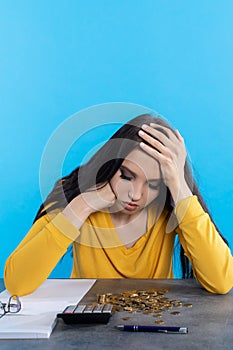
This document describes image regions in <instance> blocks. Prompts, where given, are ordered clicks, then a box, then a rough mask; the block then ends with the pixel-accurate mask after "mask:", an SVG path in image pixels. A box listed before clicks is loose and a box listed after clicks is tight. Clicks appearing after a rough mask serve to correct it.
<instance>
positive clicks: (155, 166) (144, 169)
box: [122, 148, 161, 180]
mask: <svg viewBox="0 0 233 350" xmlns="http://www.w3.org/2000/svg"><path fill="white" fill-rule="evenodd" d="M122 165H124V166H126V167H127V168H129V169H130V170H132V171H133V172H134V173H136V174H137V175H138V176H144V177H146V178H147V179H149V180H153V179H160V178H161V172H160V166H159V163H158V161H157V160H155V159H154V158H152V157H151V156H149V155H148V154H147V153H146V152H144V151H143V150H141V149H140V148H135V149H134V150H133V151H131V152H130V153H129V154H128V156H127V157H126V158H125V160H124V161H123V163H122Z"/></svg>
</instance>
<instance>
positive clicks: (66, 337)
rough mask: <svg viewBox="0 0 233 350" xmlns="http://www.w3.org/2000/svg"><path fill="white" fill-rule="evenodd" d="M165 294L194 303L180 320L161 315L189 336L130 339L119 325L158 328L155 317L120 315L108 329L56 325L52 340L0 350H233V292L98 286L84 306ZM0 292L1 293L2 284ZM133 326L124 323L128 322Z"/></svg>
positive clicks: (170, 283)
mask: <svg viewBox="0 0 233 350" xmlns="http://www.w3.org/2000/svg"><path fill="white" fill-rule="evenodd" d="M152 288H167V289H168V290H169V292H168V293H167V294H166V296H167V297H169V299H179V300H181V301H182V302H183V303H192V305H193V307H192V308H185V307H182V308H180V309H179V311H180V315H178V316H174V315H172V314H171V313H170V312H169V311H166V312H164V313H163V317H162V318H163V320H164V321H165V325H167V326H168V325H171V326H173V325H177V326H184V327H188V328H189V333H188V334H159V333H130V332H123V331H118V330H116V329H115V328H114V326H115V325H117V324H127V323H128V324H129V323H132V324H133V323H136V324H144V325H145V324H155V323H154V322H155V318H154V317H153V316H152V315H145V314H138V313H136V314H128V313H126V312H116V313H115V314H114V315H113V317H112V318H111V319H110V322H109V323H108V324H107V325H101V324H100V325H92V326H90V325H89V326H87V325H65V324H64V323H63V321H62V320H60V319H59V320H58V323H57V325H56V327H55V329H54V331H53V333H52V334H51V336H50V338H49V339H45V340H44V339H38V340H0V349H1V350H5V349H16V348H20V349H22V350H24V349H25V350H26V349H30V350H31V349H33V350H37V349H43V350H55V349H56V350H60V349H61V350H72V349H80V350H98V349H101V350H115V349H121V348H122V349H123V350H131V349H134V350H136V349H139V350H147V349H153V350H155V349H159V350H160V349H166V350H169V349H177V350H182V349H188V350H189V349H190V350H192V349H198V350H200V349H211V350H215V349H216V350H232V349H233V290H232V291H231V292H230V293H228V294H227V295H214V294H210V293H208V292H206V291H205V290H203V289H202V288H201V287H200V286H199V285H198V284H197V283H196V282H195V281H193V280H141V279H139V280H134V279H120V280H119V279H115V280H97V281H96V283H95V285H94V286H93V287H92V289H91V290H90V291H89V292H88V294H87V295H86V296H85V297H84V299H83V301H85V302H93V301H95V300H96V295H97V294H98V293H107V292H113V293H120V292H123V291H127V290H134V289H152ZM0 289H3V283H2V281H1V284H0ZM126 314H127V316H130V320H128V321H124V320H123V319H122V318H123V317H124V316H126Z"/></svg>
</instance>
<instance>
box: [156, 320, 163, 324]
mask: <svg viewBox="0 0 233 350" xmlns="http://www.w3.org/2000/svg"><path fill="white" fill-rule="evenodd" d="M155 323H158V324H163V323H164V321H163V320H155Z"/></svg>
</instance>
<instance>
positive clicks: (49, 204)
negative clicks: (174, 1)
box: [34, 114, 228, 278]
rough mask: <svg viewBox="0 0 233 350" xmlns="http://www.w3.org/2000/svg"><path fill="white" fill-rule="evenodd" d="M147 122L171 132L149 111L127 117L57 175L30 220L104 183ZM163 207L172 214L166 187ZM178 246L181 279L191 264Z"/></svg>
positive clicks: (188, 177) (186, 171) (192, 183)
mask: <svg viewBox="0 0 233 350" xmlns="http://www.w3.org/2000/svg"><path fill="white" fill-rule="evenodd" d="M150 123H155V124H157V125H158V127H159V125H162V126H165V127H167V128H169V129H170V130H172V131H173V132H174V130H173V129H172V127H171V126H170V125H169V124H168V122H167V121H165V120H164V119H163V118H161V117H160V116H156V117H154V116H152V115H150V114H142V115H140V116H138V117H136V118H133V119H131V120H130V121H128V122H127V123H126V124H124V125H123V126H122V127H121V128H119V130H118V131H117V132H115V134H114V135H113V136H112V137H111V138H110V139H109V140H108V141H107V142H106V143H105V144H104V145H103V147H101V148H100V149H99V150H98V151H97V152H96V153H95V155H94V156H93V157H92V158H91V159H90V160H89V161H88V162H86V163H85V164H84V165H81V166H79V167H77V168H75V169H74V170H73V171H72V172H71V173H70V174H69V175H68V176H65V177H63V178H61V179H60V180H58V181H57V182H56V183H55V186H54V188H53V190H52V191H51V193H50V194H49V195H48V197H47V198H46V200H45V201H44V203H42V204H41V206H40V208H39V210H38V212H37V215H36V217H35V219H34V222H35V221H36V220H38V219H39V218H40V217H42V216H43V215H45V214H46V213H49V212H51V211H53V210H55V209H57V208H59V209H63V208H65V206H66V205H67V204H68V203H70V202H71V201H72V199H74V198H75V197H76V196H78V195H79V194H80V193H82V192H84V191H86V190H87V189H89V188H90V187H92V186H95V185H96V184H101V185H105V184H106V183H108V182H109V181H110V179H111V178H112V177H113V175H114V174H115V173H116V172H117V170H118V169H119V168H120V166H121V164H122V162H123V160H124V159H125V157H126V156H127V155H128V154H129V153H130V152H131V151H132V150H133V149H134V148H135V147H136V146H138V143H139V142H141V141H142V140H141V138H140V137H139V136H138V131H139V130H140V128H141V126H142V124H150ZM161 131H162V132H164V131H163V129H161ZM188 163H189V162H188V159H187V160H186V162H185V167H184V174H185V180H186V182H187V184H188V186H189V188H190V189H191V191H192V193H193V194H194V195H196V196H197V197H198V200H199V202H200V204H201V205H202V207H203V209H204V211H205V212H207V213H208V214H209V216H210V217H211V215H210V213H209V210H208V208H207V206H206V204H205V201H204V199H203V198H202V195H201V194H200V191H199V189H198V187H197V185H196V182H195V180H194V178H193V175H192V172H191V168H190V166H189V164H188ZM165 208H166V209H167V210H168V211H169V212H170V213H172V211H173V201H172V197H171V194H170V191H169V190H167V196H166V202H165ZM211 220H212V218H211ZM212 221H213V220H212ZM216 229H217V228H216ZM217 230H218V229H217ZM218 232H219V230H218ZM219 234H220V236H221V237H222V238H223V240H224V241H225V242H226V243H227V241H226V239H225V238H224V237H223V236H222V235H221V233H220V232H219ZM227 244H228V243H227ZM179 246H180V263H181V270H182V278H193V271H192V266H191V264H190V262H189V260H188V258H187V257H186V256H185V255H184V250H183V248H182V246H181V245H180V244H179Z"/></svg>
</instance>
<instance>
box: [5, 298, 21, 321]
mask: <svg viewBox="0 0 233 350" xmlns="http://www.w3.org/2000/svg"><path fill="white" fill-rule="evenodd" d="M20 310H21V302H20V300H19V297H18V296H17V295H12V296H11V297H10V298H9V300H8V302H7V303H2V302H1V301H0V318H1V317H3V316H4V315H5V314H7V313H8V312H10V313H17V312H19V311H20Z"/></svg>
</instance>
